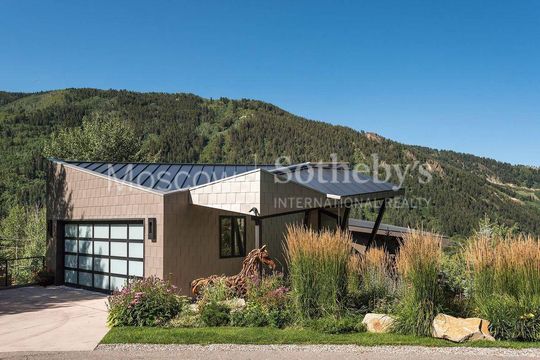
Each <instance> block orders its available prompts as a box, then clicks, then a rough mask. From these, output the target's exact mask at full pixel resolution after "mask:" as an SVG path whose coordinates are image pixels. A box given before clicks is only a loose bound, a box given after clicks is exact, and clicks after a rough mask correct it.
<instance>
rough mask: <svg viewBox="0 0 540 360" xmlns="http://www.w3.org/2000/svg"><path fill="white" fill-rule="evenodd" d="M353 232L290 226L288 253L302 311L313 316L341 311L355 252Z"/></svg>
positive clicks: (287, 239)
mask: <svg viewBox="0 0 540 360" xmlns="http://www.w3.org/2000/svg"><path fill="white" fill-rule="evenodd" d="M351 242H352V239H351V235H350V233H349V232H345V231H341V230H336V231H330V230H323V231H321V232H316V231H313V230H311V229H308V228H305V227H303V226H298V225H292V226H289V227H288V228H287V234H286V237H285V244H284V247H285V252H286V256H287V262H288V267H289V275H290V282H291V289H292V295H293V299H294V301H295V306H296V308H297V310H298V313H299V314H300V315H301V316H302V318H304V319H312V318H316V317H318V316H321V315H326V314H337V313H339V312H340V311H341V309H342V305H343V299H344V297H345V294H346V288H347V263H348V260H349V255H350V252H351Z"/></svg>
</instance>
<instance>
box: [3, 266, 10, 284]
mask: <svg viewBox="0 0 540 360" xmlns="http://www.w3.org/2000/svg"><path fill="white" fill-rule="evenodd" d="M8 266H9V261H8V259H6V273H5V274H4V277H5V279H4V282H5V283H6V287H8V285H9V284H8V273H9V271H8Z"/></svg>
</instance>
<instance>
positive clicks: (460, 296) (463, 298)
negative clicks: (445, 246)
mask: <svg viewBox="0 0 540 360" xmlns="http://www.w3.org/2000/svg"><path fill="white" fill-rule="evenodd" d="M441 260H442V261H441V274H440V275H441V279H440V280H441V281H440V283H441V286H442V291H443V293H444V299H445V307H446V311H447V312H448V313H449V314H450V315H453V316H458V317H461V316H462V317H467V316H469V314H470V292H471V283H470V280H469V279H468V277H467V274H466V271H465V269H466V267H467V263H466V261H465V258H464V257H463V254H462V252H457V253H453V254H446V253H445V254H443V256H442V258H441Z"/></svg>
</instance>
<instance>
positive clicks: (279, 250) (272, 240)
mask: <svg viewBox="0 0 540 360" xmlns="http://www.w3.org/2000/svg"><path fill="white" fill-rule="evenodd" d="M304 217H305V214H304V212H301V213H296V214H288V215H282V216H274V217H271V218H267V219H263V220H262V242H261V244H263V245H266V246H267V249H268V253H269V254H270V257H271V258H272V259H274V260H275V261H276V262H277V263H278V270H279V271H284V270H285V269H286V266H287V261H286V259H285V252H284V248H283V246H284V242H285V235H286V232H287V225H292V224H299V225H301V224H303V223H304Z"/></svg>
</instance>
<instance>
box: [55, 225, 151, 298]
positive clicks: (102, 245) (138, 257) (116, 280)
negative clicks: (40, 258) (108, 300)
mask: <svg viewBox="0 0 540 360" xmlns="http://www.w3.org/2000/svg"><path fill="white" fill-rule="evenodd" d="M143 276H144V225H143V222H142V221H141V222H111V223H103V222H77V223H75V222H74V223H65V224H64V283H65V284H66V285H70V286H76V287H82V288H86V289H92V290H96V289H97V290H101V291H114V290H119V289H121V288H122V287H123V286H124V285H125V283H126V280H127V279H128V278H133V277H143Z"/></svg>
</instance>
